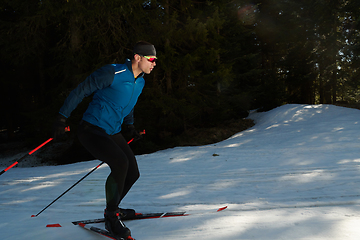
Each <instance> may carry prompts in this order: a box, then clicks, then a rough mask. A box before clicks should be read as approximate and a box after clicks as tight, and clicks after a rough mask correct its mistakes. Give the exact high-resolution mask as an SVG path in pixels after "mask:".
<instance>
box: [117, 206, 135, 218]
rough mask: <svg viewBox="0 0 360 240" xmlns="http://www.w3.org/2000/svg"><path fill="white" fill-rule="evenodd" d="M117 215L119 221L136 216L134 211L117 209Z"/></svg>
mask: <svg viewBox="0 0 360 240" xmlns="http://www.w3.org/2000/svg"><path fill="white" fill-rule="evenodd" d="M117 213H118V216H119V217H120V219H121V220H127V219H134V218H135V215H136V213H135V210H134V209H124V208H118V210H117Z"/></svg>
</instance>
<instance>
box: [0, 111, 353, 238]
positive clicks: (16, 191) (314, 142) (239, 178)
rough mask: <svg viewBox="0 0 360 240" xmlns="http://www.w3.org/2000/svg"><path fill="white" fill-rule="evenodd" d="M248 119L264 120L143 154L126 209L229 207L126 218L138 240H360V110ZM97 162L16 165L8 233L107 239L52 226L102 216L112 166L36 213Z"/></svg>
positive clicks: (5, 222) (1, 186)
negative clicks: (206, 140) (212, 139)
mask: <svg viewBox="0 0 360 240" xmlns="http://www.w3.org/2000/svg"><path fill="white" fill-rule="evenodd" d="M249 117H250V118H252V119H254V120H255V122H256V125H255V126H254V127H252V128H251V129H248V130H246V131H243V132H240V133H238V134H235V135H234V136H232V137H230V138H229V139H227V140H225V141H222V142H219V143H216V144H210V145H205V146H198V147H177V148H173V149H167V150H163V151H159V152H155V153H152V154H146V155H140V156H137V159H138V164H139V168H140V173H141V177H140V179H139V181H138V182H137V183H136V184H135V185H134V187H133V188H132V190H131V191H130V193H129V194H128V196H126V198H125V199H124V200H123V203H122V206H123V207H126V208H135V209H136V210H137V211H139V212H150V211H183V210H184V211H199V210H204V209H213V208H218V207H222V206H225V205H227V206H228V209H227V210H225V211H223V212H219V213H211V214H210V213H209V214H198V215H193V216H187V217H180V218H171V219H170V218H169V219H158V220H141V221H130V222H127V223H126V224H127V226H128V227H129V228H130V229H131V230H132V233H133V236H134V237H135V238H136V239H137V240H142V239H359V236H360V230H359V227H358V226H359V225H360V217H359V216H360V215H359V213H360V189H359V188H358V185H359V183H360V174H359V172H360V155H359V146H360V128H359V121H360V111H359V110H356V109H349V108H343V107H336V106H332V105H300V104H289V105H284V106H282V107H278V108H276V109H273V110H271V111H269V112H265V113H257V112H252V113H251V115H250V116H249ZM98 164H99V161H98V160H94V161H89V162H82V163H76V164H71V165H64V166H42V167H35V168H19V167H17V168H13V169H11V170H9V171H8V172H6V173H5V174H3V175H2V176H0V211H1V216H0V230H1V232H2V236H1V237H0V238H1V239H24V238H26V239H29V238H30V239H55V240H58V239H99V240H100V239H106V238H105V237H102V236H98V235H96V234H93V233H91V232H89V231H86V230H83V229H79V228H78V227H76V226H71V224H69V225H66V226H64V227H62V228H56V229H55V228H45V226H46V225H47V224H49V223H58V222H62V223H65V222H68V223H70V222H71V221H75V220H82V219H91V218H98V217H102V213H103V209H104V203H105V196H104V195H105V194H104V183H105V180H106V177H107V175H108V174H109V168H108V167H107V166H106V164H104V165H103V166H101V167H100V168H99V169H97V170H96V171H95V172H93V173H92V174H91V175H90V176H88V177H87V178H86V179H85V180H83V181H82V182H81V183H80V184H78V185H77V186H76V187H75V188H74V189H72V190H71V191H70V192H68V193H67V194H66V195H64V196H63V197H62V198H60V199H59V200H58V201H57V202H55V203H54V204H53V205H52V206H50V207H49V208H48V209H47V210H45V211H44V212H43V213H41V214H40V215H39V216H38V217H36V218H30V216H31V215H32V214H36V213H37V212H39V211H40V210H42V209H43V208H44V207H46V206H47V205H48V204H49V203H50V202H52V201H53V200H54V199H55V198H57V197H58V196H59V195H60V194H61V193H63V192H64V191H65V190H67V189H68V188H69V187H70V186H72V185H73V184H74V183H75V182H76V181H78V180H79V179H80V178H81V177H83V176H84V175H85V174H86V173H88V172H89V171H91V170H92V169H93V168H94V167H96V166H97V165H98ZM19 225H21V226H22V230H21V229H18V227H19ZM98 226H99V227H101V226H102V225H101V224H98ZM102 227H103V226H102Z"/></svg>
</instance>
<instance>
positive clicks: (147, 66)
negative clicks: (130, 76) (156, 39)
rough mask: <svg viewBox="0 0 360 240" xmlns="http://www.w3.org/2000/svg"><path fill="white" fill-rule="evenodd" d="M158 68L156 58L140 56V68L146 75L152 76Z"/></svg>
mask: <svg viewBox="0 0 360 240" xmlns="http://www.w3.org/2000/svg"><path fill="white" fill-rule="evenodd" d="M155 66H156V57H155V56H140V61H139V68H140V69H141V70H142V71H143V72H144V73H146V74H150V73H151V71H152V70H153V69H154V67H155Z"/></svg>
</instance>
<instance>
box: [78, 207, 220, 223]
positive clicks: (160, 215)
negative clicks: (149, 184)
mask: <svg viewBox="0 0 360 240" xmlns="http://www.w3.org/2000/svg"><path fill="white" fill-rule="evenodd" d="M226 208H227V206H225V207H221V208H218V209H215V210H205V211H200V212H198V213H206V212H215V211H216V212H220V211H223V210H225V209H226ZM192 214H195V213H192ZM192 214H191V213H187V212H185V211H183V212H156V213H136V214H135V216H133V217H130V218H125V219H121V220H122V221H127V220H137V219H153V218H166V217H181V216H188V215H192ZM101 222H105V218H96V219H89V220H80V221H74V222H72V223H73V224H74V225H79V224H80V223H82V224H91V223H101Z"/></svg>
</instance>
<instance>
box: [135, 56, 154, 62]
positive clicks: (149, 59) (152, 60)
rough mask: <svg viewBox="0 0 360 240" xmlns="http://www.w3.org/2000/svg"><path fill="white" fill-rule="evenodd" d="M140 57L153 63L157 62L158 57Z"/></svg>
mask: <svg viewBox="0 0 360 240" xmlns="http://www.w3.org/2000/svg"><path fill="white" fill-rule="evenodd" d="M139 56H142V57H144V58H146V59H147V60H148V61H149V62H151V63H154V62H156V57H148V56H143V55H140V54H139Z"/></svg>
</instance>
